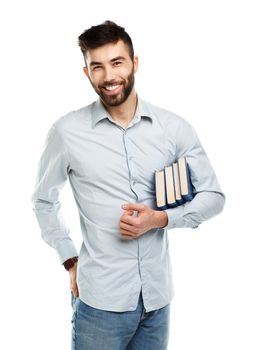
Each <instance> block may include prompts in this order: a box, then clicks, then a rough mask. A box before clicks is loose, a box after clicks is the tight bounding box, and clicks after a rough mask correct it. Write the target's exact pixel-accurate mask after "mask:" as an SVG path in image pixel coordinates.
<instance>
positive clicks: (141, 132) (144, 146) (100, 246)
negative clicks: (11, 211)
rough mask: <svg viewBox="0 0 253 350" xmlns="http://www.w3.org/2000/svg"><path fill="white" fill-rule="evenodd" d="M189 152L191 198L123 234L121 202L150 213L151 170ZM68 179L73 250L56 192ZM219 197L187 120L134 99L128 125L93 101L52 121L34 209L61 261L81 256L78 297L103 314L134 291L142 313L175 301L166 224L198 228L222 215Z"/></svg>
mask: <svg viewBox="0 0 253 350" xmlns="http://www.w3.org/2000/svg"><path fill="white" fill-rule="evenodd" d="M182 156H186V157H187V161H188V163H189V166H190V169H191V174H192V183H193V185H194V187H195V190H196V192H197V194H196V196H195V198H194V199H193V200H192V201H191V202H188V203H186V204H184V205H182V206H180V207H177V208H173V209H168V210H166V212H167V214H168V219H169V223H168V226H167V227H165V228H159V229H158V228H157V229H152V230H150V231H148V232H146V233H145V234H144V235H142V236H140V237H139V238H136V239H132V240H123V239H122V238H121V235H120V232H119V220H120V217H121V215H122V214H123V209H122V208H121V205H122V204H124V203H133V202H136V203H137V202H138V203H144V204H146V205H148V206H149V207H151V208H153V209H156V204H155V183H154V173H155V171H156V170H161V169H163V168H164V166H166V165H168V164H171V163H173V162H174V161H175V160H176V159H177V158H180V157H182ZM67 179H69V181H70V185H71V187H72V190H73V194H74V197H75V201H76V204H77V207H78V210H79V215H80V223H81V231H82V238H83V243H82V246H81V250H80V253H79V254H78V253H77V251H76V249H75V247H74V244H73V242H72V240H71V238H70V236H69V229H68V228H67V227H66V226H65V224H64V220H63V217H62V214H61V209H60V208H61V204H60V202H59V191H60V190H61V189H62V187H63V186H64V184H65V182H66V181H67ZM223 205H224V195H223V194H222V192H221V189H220V186H219V184H218V181H217V178H216V176H215V173H214V171H213V169H212V166H211V164H210V162H209V160H208V158H207V156H206V153H205V151H204V150H203V148H202V146H201V144H200V142H199V140H198V137H197V135H196V133H195V131H194V129H193V128H192V126H191V125H190V124H189V123H188V122H187V121H185V120H184V119H183V118H181V117H179V116H177V115H175V114H173V113H171V112H169V111H166V110H164V109H161V108H158V107H156V106H153V105H151V104H149V103H147V102H145V101H143V100H141V99H140V98H139V100H138V105H137V109H136V113H135V116H134V118H133V119H132V121H131V122H130V124H129V125H128V127H127V128H126V129H124V128H122V127H121V126H120V125H118V124H117V123H116V122H115V121H114V120H113V119H112V117H111V116H110V115H109V114H108V112H107V111H106V110H105V108H104V107H103V104H102V103H101V101H100V100H99V99H98V100H97V101H96V102H94V103H92V104H90V105H88V106H86V107H83V108H81V109H79V110H77V111H73V112H71V113H69V114H67V115H65V116H63V117H61V118H60V119H58V120H57V121H56V122H55V123H54V124H53V126H52V128H51V129H50V131H49V134H48V137H47V140H46V144H45V148H44V151H43V154H42V156H41V159H40V162H39V169H38V176H37V181H36V187H35V191H34V193H33V206H34V211H35V213H36V216H37V219H38V222H39V225H40V229H41V233H42V237H43V239H44V240H45V241H46V242H47V243H48V244H49V245H50V246H52V247H53V248H55V249H56V251H57V252H58V254H59V257H60V261H61V263H63V262H64V261H65V260H67V259H69V258H71V257H73V256H76V255H79V261H78V270H77V284H78V288H79V297H80V299H81V300H82V301H84V302H85V303H87V304H88V305H90V306H92V307H95V308H98V309H102V310H110V311H118V312H119V311H131V310H135V309H136V306H137V303H138V297H139V294H140V290H142V295H143V301H144V307H145V309H146V311H147V312H149V311H152V310H155V309H159V308H162V307H164V306H165V305H167V304H168V303H170V301H171V299H172V297H173V285H172V276H171V265H170V258H169V250H168V235H167V229H172V228H176V227H192V228H194V227H197V226H198V225H199V224H201V223H202V222H203V221H204V220H207V219H209V218H211V217H213V216H214V215H216V214H218V213H219V212H221V210H222V209H223Z"/></svg>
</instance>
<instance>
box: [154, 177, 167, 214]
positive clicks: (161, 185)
mask: <svg viewBox="0 0 253 350" xmlns="http://www.w3.org/2000/svg"><path fill="white" fill-rule="evenodd" d="M155 188H156V205H157V207H158V208H160V209H161V210H163V209H166V208H167V199H166V193H165V174H164V170H160V171H156V172H155Z"/></svg>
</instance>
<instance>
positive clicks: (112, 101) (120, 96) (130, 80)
mask: <svg viewBox="0 0 253 350" xmlns="http://www.w3.org/2000/svg"><path fill="white" fill-rule="evenodd" d="M90 83H91V85H92V86H93V89H94V90H95V91H96V93H97V94H98V96H99V97H100V98H101V100H102V102H103V103H104V104H105V105H106V106H109V107H115V106H119V105H121V104H122V103H124V102H125V101H126V100H127V98H128V96H129V95H130V93H131V91H132V90H133V87H134V67H133V68H132V71H131V73H130V74H129V75H128V77H127V78H126V79H123V80H121V81H117V80H111V81H107V82H105V83H104V84H103V85H98V86H95V85H94V84H93V83H92V82H91V80H90ZM113 85H123V89H122V90H121V91H120V92H119V93H117V94H115V95H111V96H110V95H107V94H106V93H104V91H103V88H104V87H105V86H113Z"/></svg>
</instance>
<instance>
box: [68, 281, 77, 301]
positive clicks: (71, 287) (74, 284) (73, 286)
mask: <svg viewBox="0 0 253 350" xmlns="http://www.w3.org/2000/svg"><path fill="white" fill-rule="evenodd" d="M70 290H71V292H72V293H73V295H74V297H76V298H77V297H78V296H79V290H78V287H77V284H76V282H71V284H70Z"/></svg>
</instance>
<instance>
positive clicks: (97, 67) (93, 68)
mask: <svg viewBox="0 0 253 350" xmlns="http://www.w3.org/2000/svg"><path fill="white" fill-rule="evenodd" d="M101 68H102V66H94V67H92V70H93V71H97V70H99V69H101Z"/></svg>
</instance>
